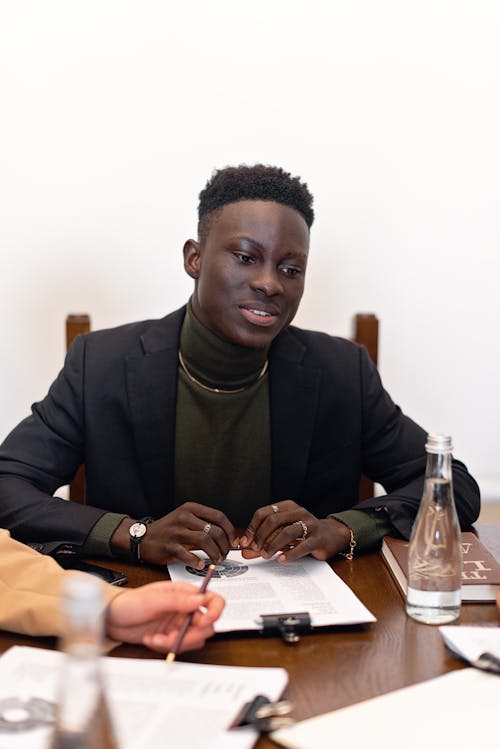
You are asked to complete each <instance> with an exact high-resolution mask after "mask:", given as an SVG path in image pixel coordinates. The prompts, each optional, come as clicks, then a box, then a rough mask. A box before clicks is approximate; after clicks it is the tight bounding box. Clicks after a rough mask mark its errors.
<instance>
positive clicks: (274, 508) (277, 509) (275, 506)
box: [271, 505, 280, 512]
mask: <svg viewBox="0 0 500 749" xmlns="http://www.w3.org/2000/svg"><path fill="white" fill-rule="evenodd" d="M271 507H272V508H273V512H279V511H280V508H279V507H278V505H271Z"/></svg>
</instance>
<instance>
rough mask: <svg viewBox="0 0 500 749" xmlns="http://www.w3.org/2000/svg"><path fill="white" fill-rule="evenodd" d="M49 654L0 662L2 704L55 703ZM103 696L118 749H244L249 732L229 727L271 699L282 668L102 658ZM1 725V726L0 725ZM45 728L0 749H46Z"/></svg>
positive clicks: (252, 736) (56, 658)
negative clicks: (246, 709) (259, 698)
mask: <svg viewBox="0 0 500 749" xmlns="http://www.w3.org/2000/svg"><path fill="white" fill-rule="evenodd" d="M62 657H63V656H62V655H61V653H58V652H56V651H52V650H39V649H37V648H28V647H13V648H11V649H10V650H8V651H7V652H6V653H5V654H4V655H3V656H2V657H1V658H0V715H1V705H2V704H3V705H5V699H6V698H9V697H16V696H17V697H21V698H24V699H27V698H30V697H38V698H42V699H44V700H48V701H50V702H55V699H56V693H57V685H58V675H59V664H60V662H61V658H62ZM102 666H103V673H104V677H105V682H106V687H107V696H108V700H109V706H110V710H111V715H112V719H113V724H114V726H115V730H116V733H117V739H118V745H119V746H120V749H152V747H168V749H200V748H201V747H203V749H205V748H206V749H209V748H210V747H217V749H249V748H250V747H252V746H253V744H254V742H255V740H256V738H257V734H256V732H255V731H254V729H252V728H246V727H245V728H238V729H234V730H231V731H228V730H227V727H228V726H229V724H230V723H231V721H232V720H233V719H234V718H235V717H236V715H237V713H238V711H239V710H240V709H241V707H242V706H243V705H244V704H245V703H246V702H249V701H250V700H251V699H253V698H254V697H255V696H256V695H257V694H264V695H265V696H266V697H268V698H269V699H270V700H272V701H274V700H277V699H278V698H279V697H280V696H281V693H282V692H283V689H284V688H285V686H286V684H287V680H288V679H287V673H286V671H285V670H284V669H282V668H239V667H235V666H207V665H199V664H195V663H181V662H177V661H176V662H174V663H171V664H168V665H167V664H166V663H165V662H164V661H163V660H141V659H140V658H103V659H102ZM0 727H1V725H0ZM50 734H51V730H50V727H45V728H35V729H32V730H27V731H22V732H19V733H9V732H7V731H0V747H1V749H48V746H49V742H50Z"/></svg>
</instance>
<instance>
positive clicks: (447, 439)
mask: <svg viewBox="0 0 500 749" xmlns="http://www.w3.org/2000/svg"><path fill="white" fill-rule="evenodd" d="M425 449H426V450H427V452H428V453H451V452H452V450H453V444H452V441H451V436H450V435H449V434H428V435H427V442H426V443H425Z"/></svg>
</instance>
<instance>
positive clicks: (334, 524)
mask: <svg viewBox="0 0 500 749" xmlns="http://www.w3.org/2000/svg"><path fill="white" fill-rule="evenodd" d="M349 540H350V532H349V529H348V528H347V527H346V526H345V525H344V524H343V523H340V522H339V521H338V520H335V519H334V518H324V519H321V520H320V519H318V518H317V517H315V516H314V515H312V514H311V513H310V512H308V510H306V509H305V508H304V507H300V505H298V504H297V503H296V502H293V501H292V500H285V501H284V502H277V503H276V504H274V505H267V506H266V507H261V508H259V509H258V510H257V512H255V514H254V516H253V518H252V520H251V521H250V524H249V526H248V528H247V529H246V531H245V533H244V535H243V536H242V538H241V539H240V544H241V546H242V547H243V551H242V554H243V556H244V557H245V559H251V558H252V557H256V556H261V557H263V558H264V559H270V557H272V556H273V555H274V554H276V552H281V554H280V556H279V557H278V561H279V562H292V561H294V560H295V559H300V558H301V557H304V556H306V555H307V554H311V555H312V556H313V557H315V558H316V559H323V560H326V559H330V558H331V557H333V556H334V555H335V554H338V552H339V551H343V550H344V549H345V548H346V547H348V546H349Z"/></svg>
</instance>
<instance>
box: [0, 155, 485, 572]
mask: <svg viewBox="0 0 500 749" xmlns="http://www.w3.org/2000/svg"><path fill="white" fill-rule="evenodd" d="M313 217H314V214H313V210H312V196H311V194H310V193H309V191H308V189H307V186H306V185H305V184H302V183H301V182H300V180H299V179H298V178H296V177H295V178H294V177H291V176H290V175H289V174H287V173H286V172H284V171H283V170H281V169H278V168H275V167H265V166H262V165H257V166H254V167H246V166H241V167H236V168H227V169H223V170H221V171H219V172H217V173H215V175H214V176H213V177H212V179H211V180H210V181H209V182H208V183H207V185H206V187H205V189H204V190H203V191H202V192H201V194H200V203H199V225H198V239H197V240H194V239H190V240H188V241H187V242H186V243H185V245H184V267H185V270H186V272H187V273H188V275H189V276H190V277H191V278H193V279H194V293H193V296H192V298H191V300H190V302H189V304H188V305H187V307H185V308H182V309H181V310H178V311H176V312H174V313H172V314H170V315H168V316H167V317H165V318H164V319H162V320H156V321H154V320H153V321H145V322H140V323H135V324H132V325H126V326H123V327H119V328H116V329H113V330H105V331H100V332H95V333H91V334H89V335H87V336H84V337H79V338H77V339H76V340H75V342H74V343H73V345H72V347H71V349H70V351H69V352H68V355H67V359H66V363H65V366H64V368H63V370H62V371H61V373H60V374H59V376H58V378H57V379H56V381H55V382H54V384H53V385H52V387H51V388H50V391H49V393H48V395H47V397H46V398H45V399H44V400H43V401H42V402H41V403H38V404H35V405H34V406H33V411H32V415H31V416H30V417H28V418H27V419H25V420H24V421H23V422H22V423H21V424H20V425H19V426H18V427H17V428H16V429H15V430H14V431H13V432H12V433H11V434H10V435H9V436H8V437H7V439H6V440H5V442H4V444H3V446H2V448H1V450H0V522H1V523H3V524H4V525H5V526H6V527H8V528H10V530H11V531H12V533H13V534H14V535H15V536H16V537H17V538H19V539H22V540H37V541H46V540H47V541H61V542H62V541H64V542H69V543H72V544H74V545H76V546H80V547H82V549H83V551H84V552H87V553H92V554H94V555H95V554H103V555H106V554H131V555H132V556H133V557H135V558H136V559H140V560H143V561H146V562H151V563H156V564H165V563H167V562H169V561H171V560H174V559H177V560H181V561H183V562H185V563H187V564H191V565H194V566H196V567H199V568H201V566H202V565H203V562H201V561H200V559H199V558H198V557H197V556H196V555H195V554H193V550H195V549H202V550H204V551H205V552H206V553H207V554H208V556H209V557H210V558H211V559H212V561H214V562H217V561H219V560H221V559H223V558H224V557H225V555H226V554H227V551H228V549H229V548H230V547H231V546H234V545H236V544H238V543H240V544H241V546H242V547H243V548H244V549H245V554H246V555H247V556H251V555H252V554H262V555H263V556H264V557H269V556H271V555H272V554H274V553H275V552H278V551H279V552H282V553H281V555H280V560H281V561H282V562H285V563H286V562H288V561H293V560H294V559H297V558H299V557H301V556H303V555H305V554H312V555H313V556H315V557H317V558H320V559H330V558H331V557H333V556H334V555H335V554H337V553H349V554H350V555H352V552H353V551H354V549H356V553H357V552H358V551H362V550H363V549H366V548H370V547H373V546H374V545H376V544H377V543H379V542H380V539H381V538H382V536H383V535H385V534H387V533H389V532H392V533H399V534H401V535H402V536H404V537H408V535H409V532H410V529H411V525H412V522H413V519H414V517H415V513H416V510H417V508H418V505H419V501H420V497H421V494H422V487H423V477H424V471H425V450H424V444H425V438H426V433H425V431H424V430H423V429H421V428H420V427H419V426H418V425H417V424H415V423H414V422H413V421H412V420H411V419H409V418H408V417H406V416H405V415H403V414H402V413H401V411H400V409H399V408H398V407H397V406H396V405H395V404H394V403H393V402H392V401H391V399H390V397H389V395H388V394H387V393H386V392H385V391H384V390H383V388H382V385H381V382H380V379H379V376H378V373H377V370H376V368H375V367H374V366H373V364H372V363H371V361H370V359H369V357H368V355H367V353H366V351H365V349H364V348H362V347H359V346H357V345H355V344H353V343H351V342H348V341H346V340H343V339H340V338H333V337H331V336H328V335H325V334H322V333H316V332H311V331H305V330H300V329H299V328H296V327H293V326H291V325H290V323H291V322H292V320H293V318H294V316H295V313H296V311H297V308H298V306H299V303H300V300H301V297H302V293H303V289H304V280H305V273H306V268H307V258H308V252H309V233H310V227H311V225H312V222H313ZM82 462H84V463H85V468H86V486H87V505H86V506H77V505H76V504H74V503H71V502H69V503H68V502H65V501H63V500H61V499H57V498H55V497H51V495H52V494H53V493H54V492H55V491H56V489H57V488H58V487H59V486H60V485H64V484H66V483H68V481H69V480H70V479H71V477H72V476H73V474H74V472H75V471H76V469H77V467H78V465H79V464H80V463H82ZM453 469H454V486H455V496H456V501H457V508H458V513H459V516H460V520H461V523H462V526H464V527H466V526H468V525H470V523H472V522H473V521H474V520H475V519H476V518H477V516H478V512H479V492H478V488H477V485H476V483H475V481H474V479H473V478H472V477H471V476H470V475H469V474H468V473H467V469H466V468H465V466H464V465H463V464H462V463H459V462H458V461H454V464H453ZM361 473H364V474H365V475H367V476H369V477H370V478H372V479H373V480H375V481H377V482H379V483H381V484H382V485H383V486H384V487H385V489H386V491H387V494H386V495H384V496H382V497H378V498H373V499H371V500H367V501H364V502H362V503H359V504H358V486H359V478H360V475H361ZM137 519H140V522H139V523H136V522H135V521H136V520H137ZM240 529H244V530H243V532H241V530H240Z"/></svg>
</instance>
